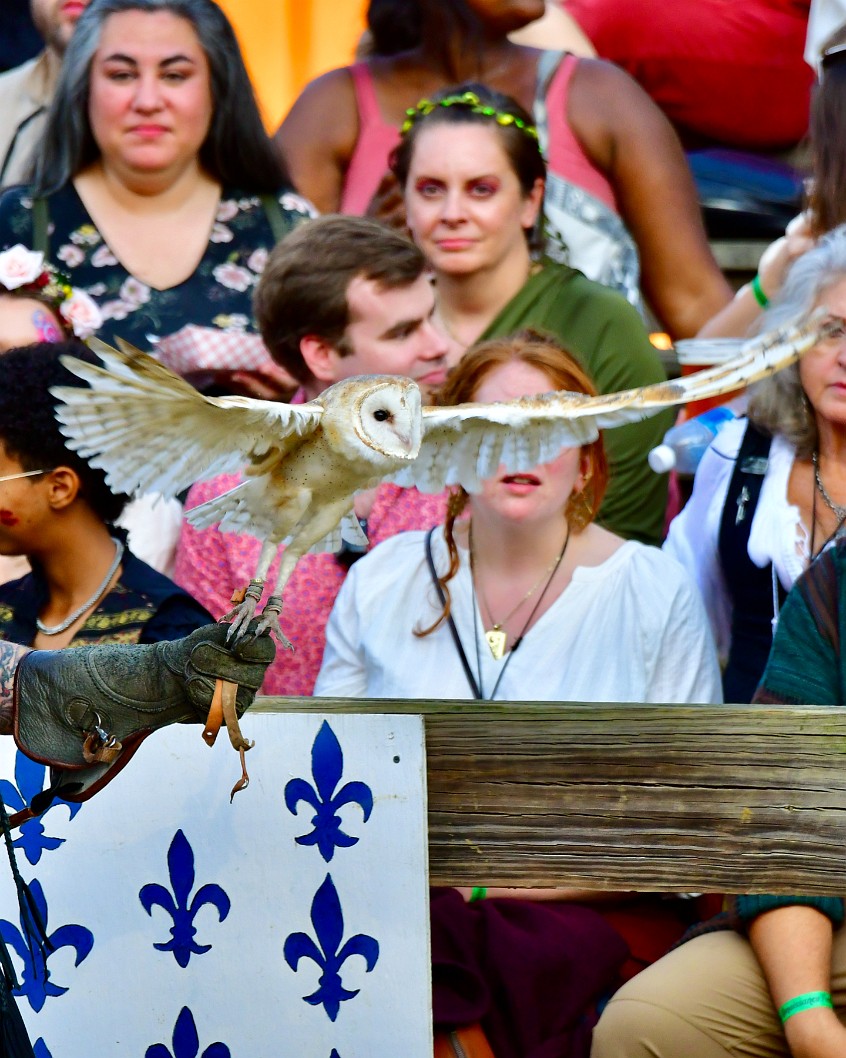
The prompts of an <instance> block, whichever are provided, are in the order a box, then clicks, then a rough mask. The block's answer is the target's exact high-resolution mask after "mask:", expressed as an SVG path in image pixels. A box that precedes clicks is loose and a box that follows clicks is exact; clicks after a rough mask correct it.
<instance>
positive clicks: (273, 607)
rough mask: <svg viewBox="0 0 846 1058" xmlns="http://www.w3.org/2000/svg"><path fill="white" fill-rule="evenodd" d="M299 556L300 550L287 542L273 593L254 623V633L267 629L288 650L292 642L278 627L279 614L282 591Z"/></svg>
mask: <svg viewBox="0 0 846 1058" xmlns="http://www.w3.org/2000/svg"><path fill="white" fill-rule="evenodd" d="M301 557H302V552H301V551H300V550H299V549H298V548H294V547H292V546H291V545H290V544H289V545H288V547H287V548H286V550H285V553H284V555H283V556H282V561H281V562H280V563H279V574H278V575H277V577H276V583H275V584H274V586H273V594H272V595H271V596H270V598H269V599H268V600H267V603H266V605H265V607H264V609H263V610H262V612H261V617H260V618H259V622H258V624H257V625H256V635H261V633H262V632H264V631H269V632H270V633H271V634H272V635H274V636H276V638H277V640H278V641H279V642H280V643H281V644H282V645H283V646H284V647H287V648H288V650H293V649H294V647H293V644H292V643H291V641H290V640H289V639H288V637H287V636H286V635H285V634H284V633H283V631H282V629H281V628H280V627H279V615H280V614H281V613H282V592H283V590H284V588H285V585H286V584H287V583H288V580H289V579H290V576H291V574H292V573H293V572H294V566H296V564H297V562H299V560H300V558H301Z"/></svg>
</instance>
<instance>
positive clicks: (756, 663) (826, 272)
mask: <svg viewBox="0 0 846 1058" xmlns="http://www.w3.org/2000/svg"><path fill="white" fill-rule="evenodd" d="M819 306H825V307H826V308H827V309H829V310H830V311H831V312H832V313H835V314H840V313H842V312H844V311H846V225H841V226H840V227H838V228H835V229H834V230H833V231H831V232H830V233H829V234H828V235H826V236H824V237H823V238H822V239H821V240H820V241H819V243H818V244H817V245H816V246H815V247H814V249H812V250H810V251H809V252H808V253H806V254H805V255H804V256H803V257H801V258H799V260H797V261H796V262H795V264H794V265H793V267H792V268H791V270H790V272H789V274H788V276H787V279H786V282H785V284H784V286H783V288H782V290H781V292H780V294H779V296H778V298H777V299H775V300H774V301H773V303H772V305H771V307H770V308H769V309H768V310H767V312H766V313H764V315H763V317H762V319H761V323H760V329H761V330H768V329H770V328H772V327H778V326H780V325H781V324H783V323H785V322H786V321H787V320H790V319H794V318H795V317H797V316H801V315H804V314H806V313H808V312H810V311H812V310H813V309H814V308H817V307H819ZM845 525H846V339H844V338H843V337H835V338H828V339H826V340H825V341H823V342H821V343H820V344H819V345H817V346H816V347H815V348H814V349H812V350H811V351H810V352H809V353H807V354H806V355H805V357H804V358H803V359H802V360H801V361H800V362H799V363H798V364H795V365H794V366H793V367H790V368H788V369H786V370H785V371H782V372H779V373H778V374H776V375H774V376H772V377H771V378H769V379H767V380H766V381H764V382H761V383H759V384H758V386H756V387H755V388H754V389H753V390H751V391H750V398H749V406H748V418H742V419H738V420H737V421H736V422H733V423H730V424H729V425H728V426H726V427H725V428H724V429H723V430H722V431H721V432H720V435H719V437H718V438H717V440H716V441H715V442H714V444H713V445H712V446H711V448H709V450H708V451H707V452H706V454H705V456H704V457H703V459H702V462H701V464H700V466H699V469H698V471H697V473H696V478H695V481H694V487H693V495H692V496H691V499H690V501H689V503H688V504H687V506H686V507H685V508H684V510H683V511H682V512H681V514H679V516H678V517H677V518H676V519H675V520H674V521H673V523H672V525H671V526H670V532H669V535H668V537H667V541H666V543H665V545H664V547H665V550H667V551H669V552H670V554H672V555H673V556H674V557H675V558H676V559H678V560H679V561H680V562H681V563H682V564H683V565H684V566H685V567H686V568H687V570H688V572H689V573H690V574H691V575H692V576H693V577H694V578H695V580H696V582H697V584H698V585H699V588H700V591H701V592H702V596H703V598H704V601H705V606H706V610H707V611H708V615H709V618H710V620H711V626H712V629H713V631H714V635H715V639H716V641H717V647H718V649H719V651H720V654H721V655H722V656H723V657H724V658H727V661H726V668H725V672H724V675H723V692H724V695H725V700H726V701H728V702H748V701H751V698H752V695H753V693H754V691H755V688H756V686H757V684H758V680H759V679H760V677H761V674H762V673H763V670H764V665H765V663H766V660H767V655H768V653H769V649H770V645H771V643H772V631H773V626H774V623H775V619H776V618H777V616H778V610H779V607H780V604H781V601H782V600H783V598H784V595H785V594H786V592H787V591H788V590H789V589H790V587H791V586H792V585H793V582H794V581H795V580H796V578H797V577H798V576H799V574H800V573H801V572H802V571H803V570H804V569H806V568H807V567H808V566H809V565H810V563H811V562H812V561H813V560H814V559H815V558H816V557H817V555H819V554H820V552H821V551H823V550H824V549H825V548H826V547H827V546H828V545H829V544H830V543H831V542H832V541H833V540H834V538H835V537H836V536H837V535H838V534H841V533H843V532H844V531H846V530H844V526H845Z"/></svg>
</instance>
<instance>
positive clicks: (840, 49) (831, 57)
mask: <svg viewBox="0 0 846 1058" xmlns="http://www.w3.org/2000/svg"><path fill="white" fill-rule="evenodd" d="M843 58H846V44H835V45H833V46H832V47H831V48H826V50H825V51H824V52H823V53H822V55H821V56H820V66H821V68H822V69H823V70H826V69H828V67H829V66H832V65H833V64H834V63H839V62H840V60H841V59H843Z"/></svg>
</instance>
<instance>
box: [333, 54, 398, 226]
mask: <svg viewBox="0 0 846 1058" xmlns="http://www.w3.org/2000/svg"><path fill="white" fill-rule="evenodd" d="M349 69H350V76H351V77H352V81H353V89H354V91H355V101H356V106H357V107H358V139H357V140H356V143H355V150H354V151H353V156H352V158H351V159H350V164H349V167H348V168H347V172H346V176H345V177H344V189H343V191H342V193H341V212H342V213H351V214H354V215H357V216H361V215H362V214H363V213H365V212H366V211H367V207H368V206H369V205H370V200H371V199H372V198H373V196H374V195H375V194H376V189H377V188H378V186H379V183H380V181H381V180H382V177H383V176H384V175H385V171H386V170H387V168H388V156H389V155H390V153H391V151H392V150H393V149H394V147H395V146H396V145H397V143H399V130H398V129H397V128H395V127H394V126H393V125H389V124H388V123H387V122H386V121H384V120H383V118H382V112H381V111H380V109H379V100H378V99H377V98H376V91H375V89H374V87H373V78H372V76H371V74H370V70H369V68H368V66H367V63H364V62H357V63H356V64H355V65H354V66H351V67H350V68H349Z"/></svg>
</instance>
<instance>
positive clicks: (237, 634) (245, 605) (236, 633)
mask: <svg viewBox="0 0 846 1058" xmlns="http://www.w3.org/2000/svg"><path fill="white" fill-rule="evenodd" d="M257 606H258V600H257V599H254V598H253V597H252V596H250V595H248V596H247V597H246V599H244V601H243V602H240V603H238V605H237V606H235V607H233V609H231V610H230V611H229V613H226V614H224V615H223V617H221V619H220V622H221V623H224V622H226V621H231V622H232V625H231V627H230V629H229V632H228V633H227V635H226V642H227V643H229V642H234V641H236V640H238V639H240V638H241V637H242V636H243V635H244V634H245V633H246V631H247V626H248V625H249V623H250V621H252V619H253V617H254V616H255V612H256V607H257Z"/></svg>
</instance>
